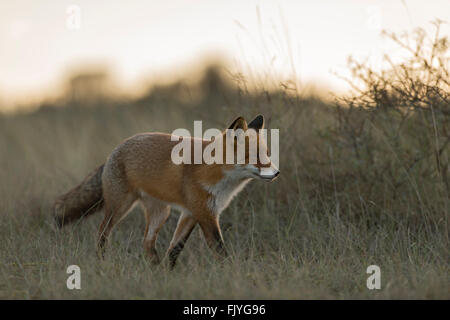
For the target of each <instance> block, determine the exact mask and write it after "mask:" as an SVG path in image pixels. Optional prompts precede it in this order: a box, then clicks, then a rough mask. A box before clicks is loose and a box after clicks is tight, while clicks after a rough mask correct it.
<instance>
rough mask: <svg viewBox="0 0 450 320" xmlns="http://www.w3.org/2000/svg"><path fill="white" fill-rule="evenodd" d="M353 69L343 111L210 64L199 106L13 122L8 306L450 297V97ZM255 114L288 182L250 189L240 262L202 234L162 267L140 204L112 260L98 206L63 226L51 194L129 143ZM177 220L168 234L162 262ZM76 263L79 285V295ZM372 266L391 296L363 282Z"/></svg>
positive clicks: (2, 166)
mask: <svg viewBox="0 0 450 320" xmlns="http://www.w3.org/2000/svg"><path fill="white" fill-rule="evenodd" d="M353 71H354V75H355V77H356V78H358V79H360V80H361V79H365V80H366V82H365V85H366V86H365V91H364V92H362V93H361V94H360V95H356V96H353V97H352V98H351V99H350V100H343V101H340V102H339V103H338V104H337V105H336V104H330V103H325V102H323V101H321V100H319V99H315V98H311V97H309V98H308V97H304V96H299V95H297V94H296V93H295V92H291V90H290V89H289V85H288V84H286V85H285V86H281V88H282V89H280V90H276V91H267V90H264V88H263V89H261V90H258V91H256V92H253V93H251V92H248V91H247V90H245V87H243V86H242V85H241V84H239V83H233V84H230V83H228V82H224V81H223V80H222V79H221V77H220V76H219V73H217V70H216V69H211V70H209V71H208V73H207V74H206V76H205V78H204V81H203V82H202V83H201V84H200V88H199V89H198V90H199V92H201V93H202V94H201V95H198V94H197V95H196V97H195V99H194V98H192V96H191V95H190V94H189V93H190V90H189V88H188V87H186V86H184V85H183V83H181V84H180V83H179V84H176V85H173V86H167V87H158V88H155V89H154V90H153V91H151V92H149V93H148V94H147V95H146V96H145V97H143V98H140V99H138V100H126V99H124V100H122V101H118V100H114V101H105V100H102V101H98V102H97V103H95V104H94V106H93V107H89V108H88V107H82V106H81V103H77V102H73V101H72V102H71V101H69V102H67V101H63V102H60V103H55V104H54V105H47V106H43V107H41V108H40V109H38V110H37V111H35V112H33V113H24V114H14V115H2V116H0V298H7V299H23V298H25V299H56V298H63V299H82V298H89V299H90V298H99V299H106V298H112V299H125V298H130V299H315V298H323V299H330V298H337V299H348V298H355V299H392V298H401V299H406V298H413V299H437V298H440V299H449V298H450V272H449V271H450V256H449V252H450V250H449V248H450V246H449V212H450V206H449V205H450V200H449V180H448V179H449V147H450V145H449V144H448V141H449V132H450V125H449V117H450V114H449V111H450V105H449V102H448V101H449V100H448V90H447V91H446V90H444V91H443V92H444V93H442V92H441V91H438V90H434V91H432V90H430V91H428V90H427V91H426V92H425V91H423V90H421V89H420V88H419V90H416V89H415V91H413V90H410V91H401V88H400V87H396V88H394V87H393V86H400V84H401V82H398V81H391V80H392V79H391V78H389V79H390V80H389V81H385V82H377V80H376V79H377V78H376V77H375V78H370V77H368V78H367V77H366V78H365V77H363V76H362V75H363V74H365V73H364V72H366V71H367V70H365V69H364V66H361V65H357V64H355V65H353ZM425 71H426V70H425ZM428 71H429V72H430V73H429V74H431V75H435V74H434V73H433V70H431V71H430V70H428ZM372 76H373V75H372ZM391 76H392V74H391V75H385V77H391ZM408 76H409V77H413V76H412V75H411V73H409V74H408ZM424 79H427V78H424V77H423V76H420V77H418V78H417V79H415V80H414V81H424ZM433 79H434V78H432V77H429V78H428V81H433ZM441 79H444V80H445V81H448V73H447V78H445V74H444V76H442V75H441ZM445 81H444V82H443V83H444V85H445ZM399 83H400V84H399ZM405 83H406V82H405ZM408 83H409V85H410V86H413V87H414V86H417V85H418V82H417V83H416V82H408ZM429 83H432V82H429ZM382 84H384V87H382V86H381V85H382ZM432 84H433V85H434V87H433V88H435V89H436V88H439V86H440V85H441V84H442V83H436V82H433V83H432ZM447 84H448V82H447ZM380 86H381V87H380ZM406 88H411V87H406ZM414 88H416V87H414ZM446 88H447V89H448V87H446ZM383 90H384V91H383ZM392 92H394V93H395V92H396V94H394V93H392ZM414 92H415V94H416V96H415V98H416V99H413V98H414V96H412V97H411V95H413V94H414ZM446 92H447V93H446ZM438 93H439V94H438ZM405 106H408V108H404V107H405ZM402 108H403V109H402ZM257 113H262V114H264V115H265V116H266V118H267V120H268V121H267V127H268V128H279V129H280V170H281V175H280V177H279V179H278V180H276V181H275V182H273V183H271V184H267V183H263V182H260V181H253V182H252V183H251V184H250V185H249V186H247V188H246V189H245V190H244V191H243V192H242V193H241V194H240V195H239V196H238V197H237V198H236V199H235V200H234V201H233V202H232V203H231V205H230V207H229V208H228V209H227V210H226V211H225V212H224V213H223V214H222V217H221V224H222V228H223V233H224V238H225V243H226V246H227V248H228V250H229V252H230V253H231V257H230V259H229V260H227V261H225V262H223V263H219V262H217V261H215V260H214V259H213V255H212V254H211V253H210V251H209V250H208V248H207V246H206V244H205V241H204V240H203V238H202V236H201V234H200V231H199V229H198V228H197V229H195V230H194V233H193V235H192V236H191V238H190V239H189V241H188V242H187V244H186V247H185V249H184V251H183V252H182V253H181V255H180V257H179V260H178V264H177V266H176V268H175V269H174V270H173V271H170V270H169V269H168V268H166V267H165V266H164V265H161V266H159V267H152V266H151V265H150V264H149V263H148V262H147V261H146V259H145V257H144V256H143V249H142V240H143V232H144V217H143V214H142V212H141V210H140V209H139V208H136V209H134V212H132V214H130V215H129V216H128V218H127V219H125V220H124V221H123V222H122V223H121V224H120V225H119V226H118V227H117V228H116V229H115V231H114V232H113V235H112V238H111V242H110V245H109V247H108V253H107V256H106V259H105V260H104V261H100V260H98V259H97V256H96V253H95V242H96V238H97V228H98V226H99V224H100V221H101V219H102V214H101V213H99V214H97V215H95V216H93V217H90V218H89V219H86V220H84V221H81V222H79V223H77V224H75V225H73V226H69V227H67V228H65V229H62V230H58V229H56V228H55V227H54V225H53V221H52V210H51V206H52V201H53V200H54V198H55V197H56V196H57V195H59V194H61V193H63V192H65V191H67V190H68V189H70V188H71V187H72V186H74V185H75V184H76V183H78V182H79V181H80V180H81V179H82V178H84V176H85V175H86V174H87V173H88V172H89V171H90V170H92V169H93V168H94V167H95V166H97V165H99V164H101V163H103V162H104V161H105V159H106V157H107V156H108V154H109V153H110V152H111V150H112V149H113V148H114V147H115V145H117V144H118V143H120V142H121V141H122V140H123V139H125V138H127V137H129V136H131V135H133V134H135V133H138V132H144V131H163V132H172V131H173V130H174V129H176V128H179V127H185V128H188V129H192V128H193V120H203V128H204V129H206V128H210V127H219V128H222V127H224V126H225V125H226V124H227V123H228V122H229V121H231V120H232V119H233V118H234V117H236V116H237V115H240V114H242V115H244V116H245V117H246V118H247V119H249V118H250V117H252V116H254V115H256V114H257ZM177 216H178V214H177V213H176V212H173V213H172V215H171V217H170V219H169V221H168V223H166V225H165V226H164V228H163V230H162V231H161V233H160V237H159V239H158V250H159V252H160V254H162V253H163V252H164V250H165V249H166V248H167V246H168V243H169V241H170V238H171V235H172V232H173V230H174V228H175V224H176V221H177ZM73 264H76V265H78V266H79V267H80V268H81V287H82V289H81V290H68V289H67V287H66V280H67V277H68V274H66V268H67V267H68V266H69V265H73ZM373 264H375V265H378V266H379V267H380V268H381V289H380V290H369V289H368V288H367V287H366V279H367V277H368V276H369V275H368V274H366V269H367V267H368V266H369V265H373Z"/></svg>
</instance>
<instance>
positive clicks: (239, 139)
mask: <svg viewBox="0 0 450 320" xmlns="http://www.w3.org/2000/svg"><path fill="white" fill-rule="evenodd" d="M263 129H264V117H263V116H262V115H258V116H256V117H255V118H254V119H253V120H252V121H250V122H249V123H248V124H247V122H246V121H245V119H244V118H243V117H238V118H236V119H235V120H234V121H233V122H232V123H231V125H230V126H229V127H228V128H227V129H226V130H225V131H224V132H223V134H222V137H223V139H224V140H223V141H224V144H223V146H224V152H223V155H224V159H225V162H224V163H227V164H230V162H231V159H233V160H232V164H230V165H229V170H232V171H233V174H236V175H239V176H242V177H243V178H259V179H262V180H265V181H273V180H274V179H275V178H276V177H277V176H278V175H279V174H280V171H279V170H278V168H277V167H276V165H275V164H274V163H272V161H271V159H270V157H269V155H268V150H267V145H266V141H265V137H264V136H265V134H264V131H265V130H263Z"/></svg>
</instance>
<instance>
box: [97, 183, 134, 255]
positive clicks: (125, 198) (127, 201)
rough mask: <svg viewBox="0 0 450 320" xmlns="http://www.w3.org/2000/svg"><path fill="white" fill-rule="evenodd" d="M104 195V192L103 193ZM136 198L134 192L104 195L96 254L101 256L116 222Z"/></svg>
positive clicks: (127, 210)
mask: <svg viewBox="0 0 450 320" xmlns="http://www.w3.org/2000/svg"><path fill="white" fill-rule="evenodd" d="M105 195H106V194H105ZM136 200H137V195H136V194H134V193H131V192H130V193H119V192H117V190H116V192H115V193H114V196H113V197H108V196H105V199H104V201H105V205H104V208H105V217H104V219H103V222H102V224H101V225H100V228H99V237H98V243H97V254H98V255H99V256H100V257H101V258H103V256H104V251H105V244H106V242H107V240H108V237H109V235H110V233H111V230H112V229H113V228H114V226H115V225H117V223H119V222H120V221H121V220H122V219H123V218H125V216H126V215H127V213H128V212H129V211H130V209H131V207H132V206H133V204H134V202H135V201H136Z"/></svg>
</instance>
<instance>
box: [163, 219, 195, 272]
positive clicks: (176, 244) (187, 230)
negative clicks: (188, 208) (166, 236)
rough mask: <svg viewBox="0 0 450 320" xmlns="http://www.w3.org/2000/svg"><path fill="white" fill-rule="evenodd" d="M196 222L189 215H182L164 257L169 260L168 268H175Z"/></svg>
mask: <svg viewBox="0 0 450 320" xmlns="http://www.w3.org/2000/svg"><path fill="white" fill-rule="evenodd" d="M196 224H197V221H196V220H195V219H194V218H193V217H192V216H191V215H190V214H186V213H182V214H181V216H180V218H179V220H178V224H177V228H176V230H175V233H174V234H173V238H172V241H170V245H169V249H167V254H166V256H168V257H169V260H170V268H171V269H173V267H175V263H176V261H177V258H178V256H179V254H180V252H181V250H183V248H184V244H185V243H186V241H187V239H188V238H189V236H190V235H191V233H192V230H193V229H194V227H195V225H196Z"/></svg>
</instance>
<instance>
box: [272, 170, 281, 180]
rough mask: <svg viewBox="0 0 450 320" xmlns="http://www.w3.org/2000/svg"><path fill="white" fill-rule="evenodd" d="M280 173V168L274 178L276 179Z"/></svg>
mask: <svg viewBox="0 0 450 320" xmlns="http://www.w3.org/2000/svg"><path fill="white" fill-rule="evenodd" d="M279 175H280V170H278V171H277V172H276V173H275V174H274V175H273V178H274V179H275V178H276V177H278V176H279Z"/></svg>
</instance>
